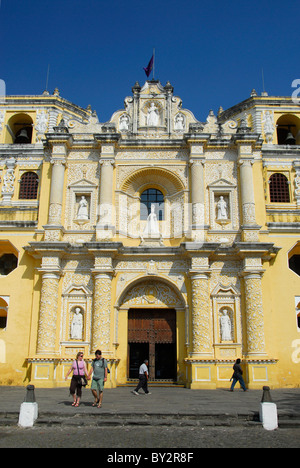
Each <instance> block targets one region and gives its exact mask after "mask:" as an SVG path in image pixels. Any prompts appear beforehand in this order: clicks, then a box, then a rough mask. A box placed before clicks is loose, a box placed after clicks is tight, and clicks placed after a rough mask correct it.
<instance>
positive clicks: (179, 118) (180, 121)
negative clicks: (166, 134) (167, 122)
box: [174, 114, 184, 131]
mask: <svg viewBox="0 0 300 468" xmlns="http://www.w3.org/2000/svg"><path fill="white" fill-rule="evenodd" d="M174 130H177V131H183V130H184V117H183V115H182V114H177V115H176V117H175V124H174Z"/></svg>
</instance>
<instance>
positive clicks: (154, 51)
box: [152, 49, 155, 81]
mask: <svg viewBox="0 0 300 468" xmlns="http://www.w3.org/2000/svg"><path fill="white" fill-rule="evenodd" d="M154 74H155V49H153V78H152V80H153V81H154Z"/></svg>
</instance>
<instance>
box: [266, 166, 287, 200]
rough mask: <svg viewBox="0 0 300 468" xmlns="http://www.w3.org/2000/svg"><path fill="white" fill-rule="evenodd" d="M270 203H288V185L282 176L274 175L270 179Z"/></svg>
mask: <svg viewBox="0 0 300 468" xmlns="http://www.w3.org/2000/svg"><path fill="white" fill-rule="evenodd" d="M269 182H270V201H271V203H289V202H290V191H289V183H288V180H287V178H286V176H285V175H284V174H280V173H276V174H272V175H271V177H270V181H269Z"/></svg>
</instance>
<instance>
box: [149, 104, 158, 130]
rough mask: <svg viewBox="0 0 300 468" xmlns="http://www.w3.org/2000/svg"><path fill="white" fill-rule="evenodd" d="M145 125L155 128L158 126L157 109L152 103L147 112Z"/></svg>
mask: <svg viewBox="0 0 300 468" xmlns="http://www.w3.org/2000/svg"><path fill="white" fill-rule="evenodd" d="M147 125H148V127H157V125H158V109H157V107H156V105H155V104H154V102H151V106H150V108H149V110H148V115H147Z"/></svg>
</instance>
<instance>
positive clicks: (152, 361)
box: [127, 307, 179, 381]
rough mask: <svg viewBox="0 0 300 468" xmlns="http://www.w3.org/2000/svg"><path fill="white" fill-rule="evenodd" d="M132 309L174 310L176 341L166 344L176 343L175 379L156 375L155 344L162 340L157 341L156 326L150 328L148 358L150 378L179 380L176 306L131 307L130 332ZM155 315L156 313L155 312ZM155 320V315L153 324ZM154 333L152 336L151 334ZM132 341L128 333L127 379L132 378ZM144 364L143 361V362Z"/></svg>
mask: <svg viewBox="0 0 300 468" xmlns="http://www.w3.org/2000/svg"><path fill="white" fill-rule="evenodd" d="M130 310H140V311H143V310H144V311H146V310H147V311H151V310H152V311H153V312H155V311H158V310H159V311H162V312H163V311H165V312H166V313H167V311H172V312H173V314H174V316H175V327H174V334H175V339H174V341H172V342H166V344H174V345H175V356H174V359H175V362H174V367H176V373H175V374H176V376H175V379H158V378H156V377H155V374H156V372H155V360H156V353H155V345H156V344H161V342H160V341H157V343H156V341H155V330H154V328H152V329H151V330H150V336H149V341H147V343H148V344H149V356H148V359H149V370H150V376H149V378H150V379H151V380H155V381H159V380H174V381H177V378H178V365H177V361H178V355H179V350H178V320H177V318H178V317H177V310H176V308H174V307H130V308H129V309H128V310H127V333H128V332H129V312H130ZM154 315H155V314H154ZM154 320H155V317H154V318H153V320H152V324H154ZM151 335H152V336H151ZM143 342H144V343H145V341H141V343H143ZM130 343H134V341H129V336H128V334H127V380H129V379H130V377H129V374H130V372H129V371H130ZM136 343H138V341H136ZM141 364H142V363H141Z"/></svg>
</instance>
